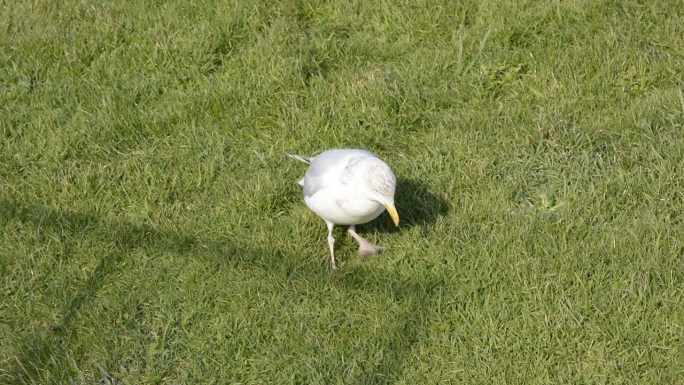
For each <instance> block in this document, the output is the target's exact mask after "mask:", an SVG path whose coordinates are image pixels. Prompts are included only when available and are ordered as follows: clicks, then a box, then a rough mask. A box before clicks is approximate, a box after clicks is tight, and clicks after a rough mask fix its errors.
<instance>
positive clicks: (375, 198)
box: [288, 149, 399, 269]
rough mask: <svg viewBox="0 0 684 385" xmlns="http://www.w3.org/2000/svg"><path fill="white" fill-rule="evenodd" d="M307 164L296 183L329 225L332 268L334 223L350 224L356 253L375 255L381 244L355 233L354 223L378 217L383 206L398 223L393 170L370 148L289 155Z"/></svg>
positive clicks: (308, 203) (395, 180)
mask: <svg viewBox="0 0 684 385" xmlns="http://www.w3.org/2000/svg"><path fill="white" fill-rule="evenodd" d="M288 155H289V156H290V157H291V158H293V159H297V160H299V161H302V162H304V163H307V164H308V165H309V169H308V170H306V174H305V175H304V178H302V179H300V180H299V184H300V185H302V187H304V202H305V203H306V205H307V206H308V207H309V209H311V211H313V212H314V213H315V214H316V215H318V216H319V217H321V218H322V219H323V220H324V221H325V223H326V224H327V225H328V247H329V248H330V261H331V263H332V267H333V269H335V268H336V267H337V266H336V263H335V247H334V246H335V237H333V226H335V225H349V229H348V230H347V232H348V233H349V235H351V236H352V237H353V238H354V239H355V240H356V241H357V242H358V243H359V255H370V254H375V253H377V252H378V251H380V250H381V248H380V247H378V246H376V245H374V244H372V243H370V242H369V241H367V240H366V239H364V238H363V237H361V236H360V235H359V234H357V233H356V229H355V226H356V225H359V224H362V223H367V222H370V221H372V220H373V219H375V218H377V217H378V215H380V214H381V213H382V212H383V211H385V209H387V212H389V215H390V217H392V221H394V224H395V225H396V226H399V214H398V213H397V209H396V208H395V207H394V191H395V189H396V184H397V178H396V177H395V176H394V173H393V172H392V169H390V168H389V166H388V165H387V164H386V163H385V162H383V161H382V160H381V159H380V158H378V157H377V156H375V154H373V153H372V152H370V151H366V150H355V149H331V150H326V151H324V152H322V153H320V154H318V155H316V156H314V157H306V156H301V155H290V154H288Z"/></svg>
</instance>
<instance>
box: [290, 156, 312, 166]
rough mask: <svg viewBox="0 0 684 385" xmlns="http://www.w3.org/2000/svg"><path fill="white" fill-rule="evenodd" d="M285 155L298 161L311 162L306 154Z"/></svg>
mask: <svg viewBox="0 0 684 385" xmlns="http://www.w3.org/2000/svg"><path fill="white" fill-rule="evenodd" d="M287 156H289V157H290V158H292V159H296V160H298V161H300V162H304V163H306V164H309V163H311V157H308V156H303V155H294V154H287Z"/></svg>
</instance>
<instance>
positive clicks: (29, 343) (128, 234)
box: [0, 181, 446, 383]
mask: <svg viewBox="0 0 684 385" xmlns="http://www.w3.org/2000/svg"><path fill="white" fill-rule="evenodd" d="M398 197H399V199H404V200H403V202H404V205H407V206H406V212H405V218H406V221H407V222H408V223H409V225H416V224H421V223H426V222H429V221H431V220H434V218H435V217H436V216H437V215H439V214H440V213H443V212H444V210H446V204H445V203H444V201H442V200H440V199H437V198H436V197H435V196H434V195H433V194H431V193H429V192H428V191H427V190H426V189H424V188H422V187H421V185H420V184H417V183H411V182H407V181H404V182H402V183H400V187H399V193H398ZM399 207H403V205H402V206H399ZM17 222H18V223H23V224H24V225H28V226H29V228H33V229H34V231H37V232H38V233H48V234H54V235H55V236H59V237H62V238H73V237H93V238H96V239H101V240H104V241H108V242H109V243H110V245H112V247H110V248H109V250H108V251H107V252H106V253H104V254H102V255H100V256H99V257H98V263H97V265H96V267H95V268H94V269H93V270H92V271H91V272H90V274H89V276H88V277H87V278H86V279H85V280H84V281H83V282H82V283H81V285H80V286H79V287H80V288H79V289H76V290H74V291H73V292H72V293H71V295H70V296H69V297H68V298H69V300H68V301H67V303H65V304H64V307H62V308H61V309H60V310H59V313H60V315H59V316H58V317H57V319H56V322H54V323H53V324H52V325H50V327H49V328H46V329H42V330H34V332H30V333H28V334H26V335H23V336H22V337H21V338H19V339H18V340H17V342H18V341H23V342H21V345H22V347H21V351H22V352H23V353H22V354H20V355H19V356H17V365H16V366H15V367H13V368H10V369H9V371H8V372H6V375H7V376H8V378H14V379H15V380H21V381H20V382H31V381H33V380H36V379H39V378H41V374H40V373H41V372H40V370H42V369H40V368H47V367H49V366H50V365H51V364H50V363H51V362H53V361H54V360H55V358H56V356H60V355H63V354H62V353H61V352H63V351H65V350H68V349H69V348H68V346H69V341H71V340H72V338H76V337H74V336H73V333H74V331H73V330H74V329H76V328H75V327H74V326H75V325H74V322H75V320H76V319H77V317H76V316H77V315H78V314H79V313H82V312H84V311H87V309H88V307H89V305H90V304H91V303H92V302H93V301H96V300H97V297H98V292H99V291H100V290H101V288H102V286H103V285H104V284H105V282H107V279H108V277H110V276H112V275H115V274H118V273H119V271H120V270H122V269H125V261H126V259H128V258H131V256H132V255H133V254H134V253H133V251H134V250H136V249H138V248H141V247H142V248H144V249H147V250H150V249H158V250H164V251H166V252H169V253H171V254H172V255H175V256H176V257H177V258H194V259H200V260H202V261H204V263H206V264H209V265H212V266H214V267H215V268H216V269H222V268H231V266H234V267H240V268H248V269H251V268H254V269H259V270H262V271H264V272H266V273H267V274H268V275H269V276H272V277H273V279H274V280H287V281H288V282H291V283H292V284H294V285H298V284H301V285H304V286H310V285H312V284H313V285H316V286H321V287H326V286H327V285H334V286H338V287H340V288H343V289H344V290H345V291H350V292H356V291H358V290H362V291H363V292H366V293H373V295H374V296H376V297H377V298H378V299H379V300H383V299H385V300H390V299H392V300H394V301H400V302H402V303H404V304H405V306H406V313H405V318H403V321H402V322H399V324H398V325H397V327H396V328H390V329H388V330H387V331H386V333H385V334H384V335H385V337H383V339H384V340H388V339H389V340H388V341H390V344H389V346H388V347H387V349H389V350H388V351H385V352H384V354H383V357H384V358H383V360H381V361H380V362H377V363H375V364H373V365H370V366H368V367H367V368H366V369H365V370H363V373H361V374H360V375H359V377H358V378H356V379H354V381H353V382H355V383H390V382H393V380H396V379H397V376H399V375H400V373H402V372H403V368H404V366H405V365H406V364H407V362H408V360H410V351H411V347H412V346H413V345H414V344H415V343H416V342H418V341H419V339H420V337H421V335H423V333H424V330H423V326H424V324H425V320H426V319H427V317H428V313H429V311H430V308H431V306H432V300H431V299H432V298H433V297H434V295H433V294H434V292H435V290H439V287H441V286H443V285H444V283H443V282H442V281H441V278H440V277H429V278H425V279H415V278H413V277H406V276H402V275H401V274H399V273H398V272H395V271H391V270H390V271H378V270H376V269H370V268H368V267H364V266H357V267H353V268H350V269H348V270H345V271H342V272H335V273H333V272H331V271H330V270H329V269H326V268H322V267H321V265H320V264H304V265H302V264H301V263H299V262H296V261H298V258H297V256H293V255H287V254H286V253H285V252H283V251H282V250H279V249H278V246H277V245H275V246H268V247H267V246H263V247H261V246H257V247H255V246H254V245H253V244H246V243H244V242H243V241H241V240H240V239H234V238H225V239H211V238H204V237H200V236H197V235H194V234H182V233H179V232H176V231H164V230H159V229H157V228H152V227H150V226H146V225H141V224H135V223H131V222H128V221H125V220H120V219H116V218H105V217H100V216H97V215H93V214H88V213H79V212H74V211H71V210H64V209H58V208H51V207H46V206H42V205H36V204H26V203H21V202H14V201H10V200H5V199H1V198H0V229H1V228H3V227H5V226H7V225H9V224H11V223H17ZM387 338H388V339H387ZM371 345H372V344H371ZM383 350H385V349H383ZM33 369H36V370H35V372H34V371H33ZM333 380H334V379H332V378H331V382H334V381H333Z"/></svg>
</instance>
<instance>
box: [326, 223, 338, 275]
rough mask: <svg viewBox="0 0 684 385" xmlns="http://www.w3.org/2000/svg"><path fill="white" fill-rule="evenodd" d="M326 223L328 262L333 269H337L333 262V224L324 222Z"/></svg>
mask: <svg viewBox="0 0 684 385" xmlns="http://www.w3.org/2000/svg"><path fill="white" fill-rule="evenodd" d="M325 223H326V224H327V225H328V247H329V248H330V263H331V264H332V268H333V269H337V264H336V263H335V237H333V226H335V225H334V224H333V223H332V222H325Z"/></svg>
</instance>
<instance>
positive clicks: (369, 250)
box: [347, 225, 382, 255]
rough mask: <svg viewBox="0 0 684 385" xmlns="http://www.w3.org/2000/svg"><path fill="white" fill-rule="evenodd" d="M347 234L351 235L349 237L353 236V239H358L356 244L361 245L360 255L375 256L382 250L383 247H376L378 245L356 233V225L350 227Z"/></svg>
mask: <svg viewBox="0 0 684 385" xmlns="http://www.w3.org/2000/svg"><path fill="white" fill-rule="evenodd" d="M347 232H348V233H349V235H351V236H352V238H354V239H356V242H358V243H359V255H373V254H377V253H378V252H379V251H380V250H382V247H380V246H376V245H374V244H372V243H370V242H368V241H367V240H366V239H364V238H363V237H362V236H360V235H359V234H358V233H357V232H356V228H355V226H354V225H351V226H349V229H347Z"/></svg>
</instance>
